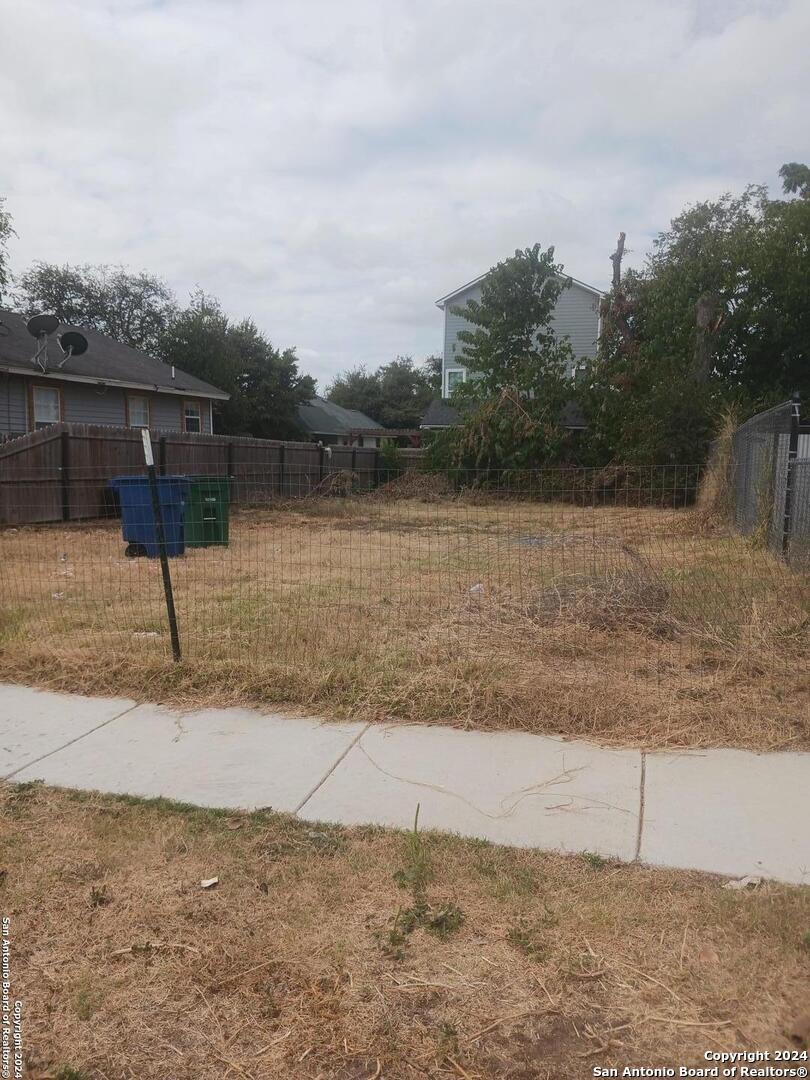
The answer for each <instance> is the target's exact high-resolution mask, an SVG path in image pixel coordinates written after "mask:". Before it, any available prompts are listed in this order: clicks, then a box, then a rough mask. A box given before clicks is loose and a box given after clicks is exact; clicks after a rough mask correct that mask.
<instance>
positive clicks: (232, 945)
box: [0, 784, 810, 1080]
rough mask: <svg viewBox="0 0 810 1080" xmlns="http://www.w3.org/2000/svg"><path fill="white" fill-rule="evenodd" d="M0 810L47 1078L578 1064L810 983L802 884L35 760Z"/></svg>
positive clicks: (755, 1026)
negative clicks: (40, 777)
mask: <svg viewBox="0 0 810 1080" xmlns="http://www.w3.org/2000/svg"><path fill="white" fill-rule="evenodd" d="M0 829H2V837H3V842H4V850H5V852H6V856H5V862H4V869H5V871H6V873H5V875H4V879H3V882H2V885H1V886H0V890H2V895H3V901H4V909H5V910H6V911H8V912H10V913H11V917H12V948H13V952H12V978H13V987H12V992H13V994H14V996H15V997H19V998H20V999H21V1000H22V1001H23V1002H24V1008H25V1050H26V1055H27V1058H26V1063H25V1064H26V1068H25V1075H26V1077H28V1078H30V1080H46V1078H47V1080H54V1078H55V1077H60V1080H64V1078H68V1077H69V1078H70V1080H75V1078H76V1077H80V1078H81V1080H119V1078H120V1080H123V1078H130V1077H137V1078H138V1080H158V1078H161V1080H162V1078H164V1077H171V1080H223V1078H225V1077H228V1078H230V1080H232V1078H241V1080H287V1078H289V1077H295V1078H296V1080H299V1078H300V1080H327V1078H328V1080H373V1078H375V1077H376V1078H377V1080H381V1078H382V1077H385V1078H386V1080H413V1078H417V1077H425V1076H427V1077H442V1076H448V1077H452V1076H456V1077H462V1078H463V1077H465V1076H466V1077H474V1078H475V1080H527V1078H530V1077H531V1078H534V1077H545V1076H552V1077H553V1078H554V1080H584V1078H585V1077H590V1076H592V1075H593V1069H594V1067H595V1066H597V1065H598V1066H601V1067H603V1068H610V1067H616V1066H619V1067H623V1066H625V1065H645V1066H648V1067H663V1066H669V1067H671V1066H678V1065H685V1066H693V1065H694V1066H698V1065H701V1064H705V1063H704V1062H703V1060H702V1054H703V1052H704V1050H706V1049H719V1050H723V1049H726V1050H743V1049H745V1050H758V1049H767V1050H770V1051H772V1052H773V1051H774V1050H776V1049H790V1048H793V1049H796V1048H798V1046H799V1044H798V1042H794V1041H792V1040H791V1034H792V1033H799V1034H797V1035H796V1038H797V1039H799V1038H801V1034H800V1029H799V1027H798V1025H797V1023H796V1022H795V1021H796V1018H797V1017H799V1016H800V1015H801V1014H804V1013H806V1012H807V1011H808V1009H809V1008H810V997H808V985H810V979H809V978H808V976H810V951H808V943H807V927H808V925H810V890H808V889H807V888H795V887H788V886H780V885H775V884H766V885H762V886H760V887H759V888H756V889H753V890H749V891H732V890H728V889H725V888H724V887H723V884H724V883H723V881H722V880H720V879H717V878H713V877H711V876H708V875H704V874H698V873H690V872H676V871H662V870H652V869H649V868H646V867H643V866H639V865H620V864H615V863H613V862H611V861H610V860H608V859H605V858H603V857H600V856H597V855H593V854H588V853H584V854H583V855H570V856H561V855H554V854H541V853H539V852H532V851H518V850H512V849H508V848H496V847H493V846H490V845H488V844H485V843H480V842H475V841H462V840H459V839H456V838H452V837H449V836H441V835H437V834H422V833H418V834H417V833H415V831H411V832H410V833H407V834H401V833H395V832H391V831H388V832H386V831H383V830H381V829H374V828H366V829H363V828H358V829H344V828H335V827H330V826H321V825H315V824H310V823H306V822H301V821H298V820H296V819H294V818H289V817H285V816H282V815H276V814H273V813H270V812H266V811H264V812H262V811H260V812H257V813H253V814H248V813H238V812H237V813H234V812H227V813H226V812H220V811H206V810H203V809H200V808H193V807H180V806H175V805H172V804H170V803H166V802H165V801H163V800H154V801H141V800H137V799H129V798H112V797H103V796H97V795H79V794H77V793H67V792H58V791H53V790H48V789H46V788H43V787H41V786H40V785H30V784H29V785H18V786H11V785H6V786H5V787H3V788H0ZM214 875H216V876H218V878H219V884H218V885H217V886H216V887H215V888H211V889H202V888H201V887H200V881H201V880H203V879H207V878H210V877H212V876H214ZM99 896H103V897H104V901H103V902H98V899H97V898H98V897H99Z"/></svg>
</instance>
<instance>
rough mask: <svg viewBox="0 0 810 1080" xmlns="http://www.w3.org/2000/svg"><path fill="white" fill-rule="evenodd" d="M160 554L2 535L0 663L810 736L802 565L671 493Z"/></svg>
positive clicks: (377, 710) (256, 517) (62, 533)
mask: <svg viewBox="0 0 810 1080" xmlns="http://www.w3.org/2000/svg"><path fill="white" fill-rule="evenodd" d="M171 568H172V575H173V579H174V588H175V597H176V602H177V607H178V613H179V620H180V630H181V637H182V642H183V650H184V663H183V664H182V665H179V666H175V665H173V664H172V662H171V658H170V651H169V641H168V633H167V626H166V615H165V608H164V604H163V594H162V588H161V577H160V567H159V565H158V562H157V560H149V559H127V558H125V557H124V545H123V542H122V541H121V538H120V533H119V531H118V526H117V524H116V523H113V522H110V523H104V524H89V525H86V526H70V527H59V526H52V527H50V526H49V527H28V528H21V529H18V530H5V531H3V532H2V533H0V575H2V586H3V597H4V600H3V614H2V623H1V624H0V634H2V637H1V638H0V641H2V646H1V649H2V652H1V654H0V675H2V676H4V677H6V678H16V679H22V680H24V681H33V682H38V683H40V684H45V685H48V686H51V687H56V688H67V689H73V690H84V691H86V692H91V693H92V692H101V693H131V694H137V695H138V696H139V697H141V698H143V697H144V696H147V697H150V698H152V699H156V700H164V701H173V702H175V703H178V704H180V705H188V706H194V705H197V704H202V703H214V702H216V703H220V704H226V703H254V704H258V705H270V704H275V705H292V706H296V707H301V706H304V707H307V708H310V709H313V710H319V711H323V712H325V713H326V714H327V715H330V716H332V715H334V716H337V715H352V716H355V717H358V718H366V719H385V720H392V719H401V720H404V721H408V722H443V723H449V724H455V725H461V726H471V727H489V728H519V729H521V730H526V731H544V732H558V733H562V734H566V735H574V736H582V737H589V738H595V739H599V740H601V741H603V742H608V743H624V744H644V745H655V746H665V745H669V746H674V745H709V744H711V745H737V746H751V747H758V748H774V749H775V748H779V747H790V748H807V747H808V746H810V725H808V723H807V717H808V715H810V669H809V668H808V660H807V656H808V627H809V626H810V617H808V611H810V605H809V604H808V601H809V600H810V591H808V587H807V579H806V578H801V577H800V576H799V575H797V574H796V573H792V572H791V571H789V570H788V569H787V568H785V567H784V566H783V565H782V564H781V563H780V562H779V561H778V560H777V559H775V558H774V557H773V556H772V555H770V554H768V553H766V552H764V551H761V550H758V549H757V548H755V547H753V546H752V545H751V544H750V543H749V542H748V541H746V540H743V539H742V538H740V537H739V536H736V535H732V534H730V533H729V532H728V531H727V530H724V529H711V530H707V529H705V528H700V527H699V524H698V521H697V519H696V517H695V515H694V514H693V513H692V512H691V511H687V510H667V509H656V508H640V509H625V508H618V507H616V508H610V507H596V508H594V507H585V508H576V507H573V506H570V505H562V504H561V505H554V504H549V503H530V502H515V501H503V500H502V501H497V500H490V501H488V502H486V501H481V500H477V501H476V500H474V499H470V498H466V499H464V498H439V497H436V498H434V499H433V500H432V501H418V500H413V499H408V500H392V499H385V498H379V497H377V496H374V495H372V496H366V497H350V498H320V499H314V498H313V499H307V500H302V501H300V502H298V503H297V504H287V505H279V506H270V507H266V508H263V509H255V510H246V511H240V512H237V513H235V514H234V516H233V520H232V528H231V543H230V546H229V547H216V548H214V547H212V548H205V549H195V550H189V551H187V553H186V555H185V556H184V557H182V558H176V559H173V560H171Z"/></svg>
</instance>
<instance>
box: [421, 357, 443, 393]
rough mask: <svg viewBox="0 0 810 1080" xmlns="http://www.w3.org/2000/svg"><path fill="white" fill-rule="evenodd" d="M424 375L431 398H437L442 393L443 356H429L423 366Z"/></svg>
mask: <svg viewBox="0 0 810 1080" xmlns="http://www.w3.org/2000/svg"><path fill="white" fill-rule="evenodd" d="M422 373H423V375H424V377H425V380H426V382H427V385H428V388H429V390H430V393H431V396H432V397H436V396H437V395H439V394H441V392H442V358H441V356H428V357H427V358H426V360H425V362H424V363H423V364H422Z"/></svg>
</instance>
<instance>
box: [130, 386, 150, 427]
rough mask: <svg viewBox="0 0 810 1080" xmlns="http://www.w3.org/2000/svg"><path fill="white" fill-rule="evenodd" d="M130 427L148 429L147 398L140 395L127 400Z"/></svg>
mask: <svg viewBox="0 0 810 1080" xmlns="http://www.w3.org/2000/svg"><path fill="white" fill-rule="evenodd" d="M127 410H128V415H129V426H130V427H147V428H148V427H149V398H146V397H142V396H141V395H140V394H138V395H132V396H130V397H129V398H127Z"/></svg>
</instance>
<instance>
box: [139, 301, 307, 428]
mask: <svg viewBox="0 0 810 1080" xmlns="http://www.w3.org/2000/svg"><path fill="white" fill-rule="evenodd" d="M160 353H161V355H162V357H163V359H164V360H165V361H166V362H167V363H170V364H175V365H176V366H177V367H179V368H182V369H183V370H184V371H188V372H189V373H190V374H192V375H196V376H197V377H198V378H200V379H204V380H205V381H206V382H210V383H213V385H214V386H218V387H219V388H220V389H222V390H225V391H226V392H227V393H229V394H230V395H231V399H230V401H227V402H225V403H223V404H222V405H220V406H217V407H216V408H217V413H216V415H217V428H218V429H219V430H220V431H221V432H223V433H224V434H227V435H253V436H255V437H256V438H271V439H279V438H295V437H296V436H297V435H298V434H300V432H299V429H298V426H297V422H296V414H295V410H296V406H297V405H299V404H301V403H303V402H304V401H307V400H309V398H311V397H312V395H313V394H314V393H315V383H314V381H313V380H312V379H311V378H310V377H309V376H308V375H301V374H300V373H299V371H298V359H297V357H296V355H295V351H294V350H293V349H284V350H283V351H279V350H278V349H276V348H274V347H273V345H271V343H270V342H269V341H268V340H267V338H266V337H264V335H263V334H262V333H261V332H260V331H259V330H258V329H257V327H256V325H255V323H253V322H252V320H250V319H244V320H243V321H242V322H239V323H232V322H231V321H230V320H229V319H228V317H227V315H225V313H224V312H223V311H222V308H221V306H220V304H219V301H218V300H216V299H215V298H214V297H211V296H208V295H206V294H205V293H204V292H203V291H202V290H201V289H198V290H197V291H196V292H195V293H194V294H193V295H192V297H191V302H190V304H189V306H188V307H187V308H186V309H185V310H184V311H181V312H179V313H178V314H177V315H176V317H175V318H174V319H173V320H172V322H171V323H170V325H169V326H168V328H167V329H166V331H165V333H164V334H163V337H162V338H161V343H160Z"/></svg>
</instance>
